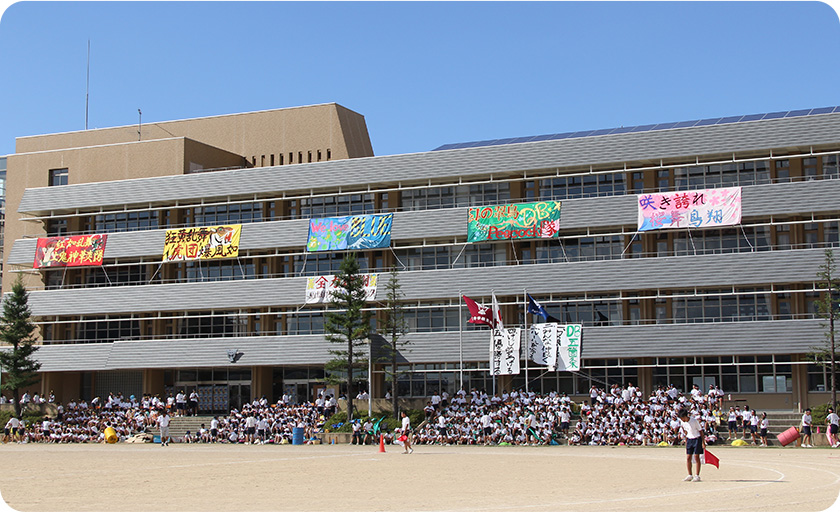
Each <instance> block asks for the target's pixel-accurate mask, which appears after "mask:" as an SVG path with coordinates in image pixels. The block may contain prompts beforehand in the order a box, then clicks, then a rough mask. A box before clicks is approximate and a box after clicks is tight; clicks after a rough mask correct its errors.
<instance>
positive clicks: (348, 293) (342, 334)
mask: <svg viewBox="0 0 840 512" xmlns="http://www.w3.org/2000/svg"><path fill="white" fill-rule="evenodd" d="M336 279H337V282H338V287H337V289H336V290H335V292H334V293H333V295H332V300H331V302H330V304H331V305H332V306H333V307H335V308H336V310H337V311H329V312H327V314H326V316H325V321H324V331H325V333H326V338H327V340H329V341H330V342H332V343H335V344H337V345H338V346H341V345H344V346H343V347H342V348H337V349H331V350H330V354H332V355H333V356H335V357H333V359H331V360H330V361H328V362H327V364H326V365H325V369H326V370H327V372H328V373H329V374H331V375H333V378H335V376H337V375H338V376H341V375H346V377H345V382H346V385H347V421H348V422H349V421H352V420H353V398H355V393H354V387H355V386H354V384H355V382H354V380H353V373H354V370H355V369H361V368H363V367H364V366H365V363H366V360H364V359H361V357H362V356H364V352H363V351H361V350H359V349H360V347H362V346H363V345H364V344H365V340H366V339H367V338H368V336H369V335H370V317H371V313H370V311H364V310H363V308H364V307H365V288H364V277H363V276H362V275H361V274H359V262H358V261H357V260H356V255H355V254H353V253H349V254H347V256H345V257H344V260H342V262H341V266H340V267H339V270H338V274H336Z"/></svg>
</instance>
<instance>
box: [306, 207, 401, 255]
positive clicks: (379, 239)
mask: <svg viewBox="0 0 840 512" xmlns="http://www.w3.org/2000/svg"><path fill="white" fill-rule="evenodd" d="M393 219H394V214H393V213H385V214H380V215H352V216H348V217H328V218H325V219H310V221H309V241H308V242H307V243H306V250H307V251H309V252H316V251H343V250H347V249H377V248H380V247H389V246H390V245H391V222H392V221H393Z"/></svg>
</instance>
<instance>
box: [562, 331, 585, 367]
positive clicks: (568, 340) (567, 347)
mask: <svg viewBox="0 0 840 512" xmlns="http://www.w3.org/2000/svg"><path fill="white" fill-rule="evenodd" d="M558 330H560V332H561V336H560V346H558V347H557V371H561V372H562V371H569V372H576V371H578V370H580V347H581V345H580V338H581V333H582V331H583V328H582V326H581V325H580V324H567V325H559V326H558Z"/></svg>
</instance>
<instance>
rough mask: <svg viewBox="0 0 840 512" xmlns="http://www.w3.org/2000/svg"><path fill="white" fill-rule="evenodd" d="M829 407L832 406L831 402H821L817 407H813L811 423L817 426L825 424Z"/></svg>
mask: <svg viewBox="0 0 840 512" xmlns="http://www.w3.org/2000/svg"><path fill="white" fill-rule="evenodd" d="M829 407H831V404H820V405H818V406H816V407H811V423H812V424H813V425H814V426H815V427H816V426H819V425H825V417H826V416H828V408H829ZM835 412H836V411H835Z"/></svg>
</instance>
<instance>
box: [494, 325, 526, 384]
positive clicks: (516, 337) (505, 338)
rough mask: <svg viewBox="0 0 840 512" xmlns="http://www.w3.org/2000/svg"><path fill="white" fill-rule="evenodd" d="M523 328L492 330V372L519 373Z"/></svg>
mask: <svg viewBox="0 0 840 512" xmlns="http://www.w3.org/2000/svg"><path fill="white" fill-rule="evenodd" d="M521 336H522V329H519V328H514V329H499V328H494V329H493V330H492V337H491V342H490V374H491V375H517V374H519V351H520V347H521V345H522V343H521Z"/></svg>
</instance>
